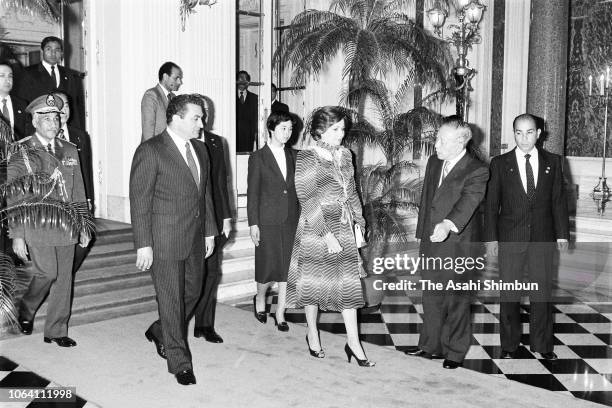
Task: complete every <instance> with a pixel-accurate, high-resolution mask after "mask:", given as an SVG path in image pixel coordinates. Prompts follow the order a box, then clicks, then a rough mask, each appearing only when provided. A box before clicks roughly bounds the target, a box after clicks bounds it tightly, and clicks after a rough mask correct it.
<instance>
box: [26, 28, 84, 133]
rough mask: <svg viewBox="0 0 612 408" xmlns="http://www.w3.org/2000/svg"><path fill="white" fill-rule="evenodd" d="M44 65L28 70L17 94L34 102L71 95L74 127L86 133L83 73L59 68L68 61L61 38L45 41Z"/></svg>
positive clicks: (41, 45)
mask: <svg viewBox="0 0 612 408" xmlns="http://www.w3.org/2000/svg"><path fill="white" fill-rule="evenodd" d="M40 48H41V50H42V61H41V62H40V63H38V64H34V65H30V66H29V67H27V68H26V69H25V75H24V78H21V80H20V81H19V87H20V89H19V90H18V92H17V94H18V95H19V96H20V97H22V98H23V99H25V100H26V101H27V102H31V101H32V100H34V98H37V97H38V96H40V95H46V94H49V93H52V92H56V91H59V92H62V93H64V94H66V95H68V99H69V100H70V108H71V110H72V118H71V120H70V125H71V126H74V127H77V128H79V129H85V102H84V98H83V85H82V80H81V76H80V73H79V72H77V71H74V70H72V69H69V68H66V67H63V66H61V65H59V63H60V62H61V61H62V58H63V57H64V45H63V42H62V40H61V39H59V38H57V37H53V36H50V37H45V38H44V39H43V40H42V42H41V43H40Z"/></svg>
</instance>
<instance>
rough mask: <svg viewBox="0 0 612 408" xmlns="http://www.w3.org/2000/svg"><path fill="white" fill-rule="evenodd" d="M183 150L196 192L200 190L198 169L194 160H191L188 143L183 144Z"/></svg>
mask: <svg viewBox="0 0 612 408" xmlns="http://www.w3.org/2000/svg"><path fill="white" fill-rule="evenodd" d="M185 149H187V165H188V166H189V170H190V171H191V175H192V176H193V180H194V181H195V183H196V186H198V190H199V189H200V177H199V176H198V167H197V166H196V163H195V160H194V159H193V155H192V154H191V147H190V146H189V142H185Z"/></svg>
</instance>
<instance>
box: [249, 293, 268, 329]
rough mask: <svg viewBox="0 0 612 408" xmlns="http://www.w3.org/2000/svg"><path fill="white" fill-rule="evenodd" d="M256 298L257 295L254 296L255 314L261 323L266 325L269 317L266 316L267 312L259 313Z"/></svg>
mask: <svg viewBox="0 0 612 408" xmlns="http://www.w3.org/2000/svg"><path fill="white" fill-rule="evenodd" d="M256 298H257V295H255V296H253V314H254V315H255V318H256V319H257V321H259V323H263V324H265V323H266V322H267V321H268V315H267V314H266V312H265V310H264V311H263V312H258V311H257V303H256V302H255V299H256Z"/></svg>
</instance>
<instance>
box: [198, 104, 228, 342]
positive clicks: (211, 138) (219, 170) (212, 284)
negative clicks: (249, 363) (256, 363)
mask: <svg viewBox="0 0 612 408" xmlns="http://www.w3.org/2000/svg"><path fill="white" fill-rule="evenodd" d="M201 100H202V110H203V113H204V115H203V117H202V122H203V124H204V129H202V133H201V134H200V138H199V140H201V141H202V142H204V144H205V145H206V147H207V149H208V155H209V156H210V177H211V184H212V195H213V202H214V205H215V222H216V226H217V230H218V231H219V235H217V236H216V237H215V250H214V252H213V253H212V255H211V256H210V257H209V258H207V259H206V261H205V274H206V277H205V278H204V288H203V290H202V296H201V297H200V301H199V303H198V305H197V306H196V309H195V315H194V317H195V328H194V332H193V335H194V336H195V337H204V338H205V339H206V341H208V342H211V343H223V338H222V337H221V336H220V335H219V334H218V333H217V332H216V331H215V309H216V306H217V288H218V286H219V281H220V280H221V255H222V251H223V246H224V245H225V243H226V242H227V239H228V238H229V234H230V230H231V219H232V212H231V209H230V203H229V193H228V190H227V167H226V164H225V150H224V148H223V138H222V137H220V136H217V135H215V134H214V133H211V132H209V131H207V130H206V117H207V114H208V110H207V106H206V100H205V99H204V98H203V97H202V98H201Z"/></svg>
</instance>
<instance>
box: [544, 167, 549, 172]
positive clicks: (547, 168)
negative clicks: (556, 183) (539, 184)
mask: <svg viewBox="0 0 612 408" xmlns="http://www.w3.org/2000/svg"><path fill="white" fill-rule="evenodd" d="M544 172H545V173H546V174H548V173H550V166H546V170H544Z"/></svg>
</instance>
